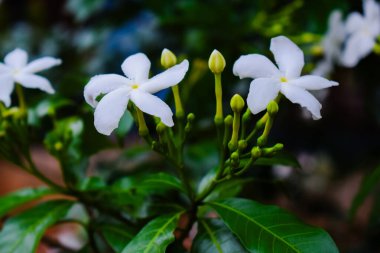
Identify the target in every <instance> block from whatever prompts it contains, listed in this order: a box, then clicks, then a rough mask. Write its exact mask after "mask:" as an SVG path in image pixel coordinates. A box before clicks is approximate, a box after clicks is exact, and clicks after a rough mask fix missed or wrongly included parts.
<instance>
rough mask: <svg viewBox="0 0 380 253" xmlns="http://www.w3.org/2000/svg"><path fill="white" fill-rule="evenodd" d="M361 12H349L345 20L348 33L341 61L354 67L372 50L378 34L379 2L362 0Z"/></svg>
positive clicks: (379, 23) (379, 31) (379, 32)
mask: <svg viewBox="0 0 380 253" xmlns="http://www.w3.org/2000/svg"><path fill="white" fill-rule="evenodd" d="M363 13H364V15H361V14H360V13H357V12H354V13H351V14H350V15H349V16H348V18H347V22H346V31H347V34H348V36H349V37H348V39H347V43H346V46H345V49H344V52H343V57H342V63H343V65H344V66H346V67H354V66H355V65H356V64H357V63H358V62H359V61H360V60H361V59H362V58H364V57H365V56H367V55H368V54H370V53H371V51H372V50H373V48H374V46H375V43H376V37H377V36H379V35H380V4H378V3H376V2H375V1H374V0H363Z"/></svg>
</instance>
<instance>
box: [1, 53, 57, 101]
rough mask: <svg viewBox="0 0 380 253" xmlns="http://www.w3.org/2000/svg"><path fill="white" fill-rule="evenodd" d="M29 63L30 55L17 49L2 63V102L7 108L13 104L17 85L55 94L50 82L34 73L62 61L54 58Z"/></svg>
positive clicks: (44, 58) (43, 58)
mask: <svg viewBox="0 0 380 253" xmlns="http://www.w3.org/2000/svg"><path fill="white" fill-rule="evenodd" d="M27 62H28V54H27V53H26V52H25V51H24V50H22V49H18V48H17V49H15V50H13V51H12V52H10V53H9V54H7V55H6V56H5V58H4V63H0V101H2V102H3V103H4V104H5V106H7V107H8V106H10V104H11V93H12V91H13V89H14V86H15V83H19V84H20V85H22V86H24V87H26V88H38V89H40V90H43V91H45V92H47V93H50V94H52V93H54V89H53V87H52V86H51V84H50V82H49V80H47V79H46V78H44V77H42V76H38V75H35V74H34V73H36V72H39V71H42V70H45V69H49V68H51V67H53V66H56V65H59V64H61V62H62V61H61V60H60V59H56V58H53V57H42V58H40V59H37V60H34V61H32V62H30V63H27Z"/></svg>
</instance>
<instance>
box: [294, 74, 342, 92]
mask: <svg viewBox="0 0 380 253" xmlns="http://www.w3.org/2000/svg"><path fill="white" fill-rule="evenodd" d="M288 85H294V86H297V87H300V88H303V89H307V90H321V89H325V88H328V87H331V86H337V85H339V84H338V83H337V82H334V81H329V80H327V79H325V78H323V77H320V76H313V75H306V76H301V77H300V78H297V79H294V80H291V81H289V83H288Z"/></svg>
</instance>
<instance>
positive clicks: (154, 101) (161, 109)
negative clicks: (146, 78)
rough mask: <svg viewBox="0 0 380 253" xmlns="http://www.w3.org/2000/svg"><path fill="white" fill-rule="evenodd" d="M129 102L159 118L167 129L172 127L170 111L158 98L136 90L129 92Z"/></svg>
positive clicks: (171, 113)
mask: <svg viewBox="0 0 380 253" xmlns="http://www.w3.org/2000/svg"><path fill="white" fill-rule="evenodd" d="M131 100H132V102H133V103H134V104H135V105H136V106H137V107H138V108H139V109H140V110H141V111H143V112H145V113H147V114H150V115H153V116H156V117H159V118H160V119H161V121H162V123H164V124H165V125H167V126H168V127H172V126H174V122H173V112H172V110H171V109H170V107H169V106H168V105H167V104H166V103H165V102H164V101H162V100H161V99H159V98H158V97H156V96H154V95H152V94H150V93H148V92H144V91H141V90H138V89H136V90H132V92H131Z"/></svg>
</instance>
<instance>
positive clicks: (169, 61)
mask: <svg viewBox="0 0 380 253" xmlns="http://www.w3.org/2000/svg"><path fill="white" fill-rule="evenodd" d="M176 64H177V57H176V56H175V54H173V52H172V51H170V50H169V49H166V48H165V49H164V50H162V53H161V65H162V66H163V67H164V68H166V69H168V68H170V67H173V66H174V65H176Z"/></svg>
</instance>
